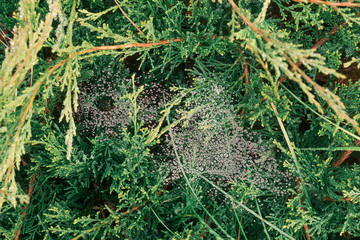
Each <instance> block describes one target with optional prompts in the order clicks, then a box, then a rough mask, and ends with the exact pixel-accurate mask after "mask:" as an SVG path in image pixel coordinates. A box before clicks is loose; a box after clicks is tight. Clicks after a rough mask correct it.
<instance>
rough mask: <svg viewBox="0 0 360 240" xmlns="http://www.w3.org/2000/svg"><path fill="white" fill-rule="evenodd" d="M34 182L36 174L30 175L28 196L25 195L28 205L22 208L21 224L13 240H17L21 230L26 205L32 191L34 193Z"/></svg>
mask: <svg viewBox="0 0 360 240" xmlns="http://www.w3.org/2000/svg"><path fill="white" fill-rule="evenodd" d="M35 180H36V174H34V175H32V177H31V180H30V184H29V190H28V194H27V196H28V198H29V203H28V204H26V205H25V206H24V210H23V212H22V213H21V216H22V220H21V224H20V227H19V230H18V231H17V233H16V236H15V238H14V240H19V237H20V232H21V228H22V226H23V221H24V219H25V216H26V210H27V209H28V205H29V204H30V201H31V197H32V195H33V191H34V187H35Z"/></svg>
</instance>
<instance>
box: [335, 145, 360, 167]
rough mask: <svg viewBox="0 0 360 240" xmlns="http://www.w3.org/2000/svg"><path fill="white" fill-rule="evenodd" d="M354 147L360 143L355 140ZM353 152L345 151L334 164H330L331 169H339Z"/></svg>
mask: <svg viewBox="0 0 360 240" xmlns="http://www.w3.org/2000/svg"><path fill="white" fill-rule="evenodd" d="M355 145H356V146H358V145H360V141H359V140H356V141H355ZM352 152H353V150H346V151H345V152H343V154H342V155H341V156H340V158H339V159H338V160H336V162H334V163H333V164H332V166H333V167H339V166H340V165H341V164H343V162H344V161H345V160H346V159H348V158H349V156H350V154H351V153H352Z"/></svg>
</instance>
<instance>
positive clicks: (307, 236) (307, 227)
mask: <svg viewBox="0 0 360 240" xmlns="http://www.w3.org/2000/svg"><path fill="white" fill-rule="evenodd" d="M295 181H296V185H297V186H298V190H297V193H298V194H300V188H301V180H300V178H299V177H296V178H295ZM303 202H304V198H302V199H301V200H300V204H301V205H302V204H303ZM301 210H302V211H305V208H304V207H301ZM304 230H305V236H306V240H311V237H310V234H309V226H308V225H307V224H305V225H304Z"/></svg>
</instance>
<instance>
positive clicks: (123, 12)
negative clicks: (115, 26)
mask: <svg viewBox="0 0 360 240" xmlns="http://www.w3.org/2000/svg"><path fill="white" fill-rule="evenodd" d="M114 1H115V3H116V5H117V6H118V7H119V9H120V11H121V12H122V14H123V15H124V16H125V17H126V18H127V19H128V20H129V22H130V23H131V24H132V25H133V26H134V27H135V28H136V29H137V30H138V31H139V32H140V33H141V34H144V33H143V31H141V30H140V28H138V26H136V24H135V23H134V22H133V21H132V20H131V19H130V18H129V16H128V15H127V14H126V13H125V11H124V10H123V9H122V8H121V7H120V4H119V3H118V1H117V0H114ZM144 35H145V34H144Z"/></svg>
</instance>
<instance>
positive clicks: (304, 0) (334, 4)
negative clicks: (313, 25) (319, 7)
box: [292, 0, 360, 9]
mask: <svg viewBox="0 0 360 240" xmlns="http://www.w3.org/2000/svg"><path fill="white" fill-rule="evenodd" d="M292 1H294V2H301V3H315V4H323V5H328V6H331V7H333V8H334V9H337V7H360V3H354V2H353V0H350V1H348V2H327V1H323V0H292Z"/></svg>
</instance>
